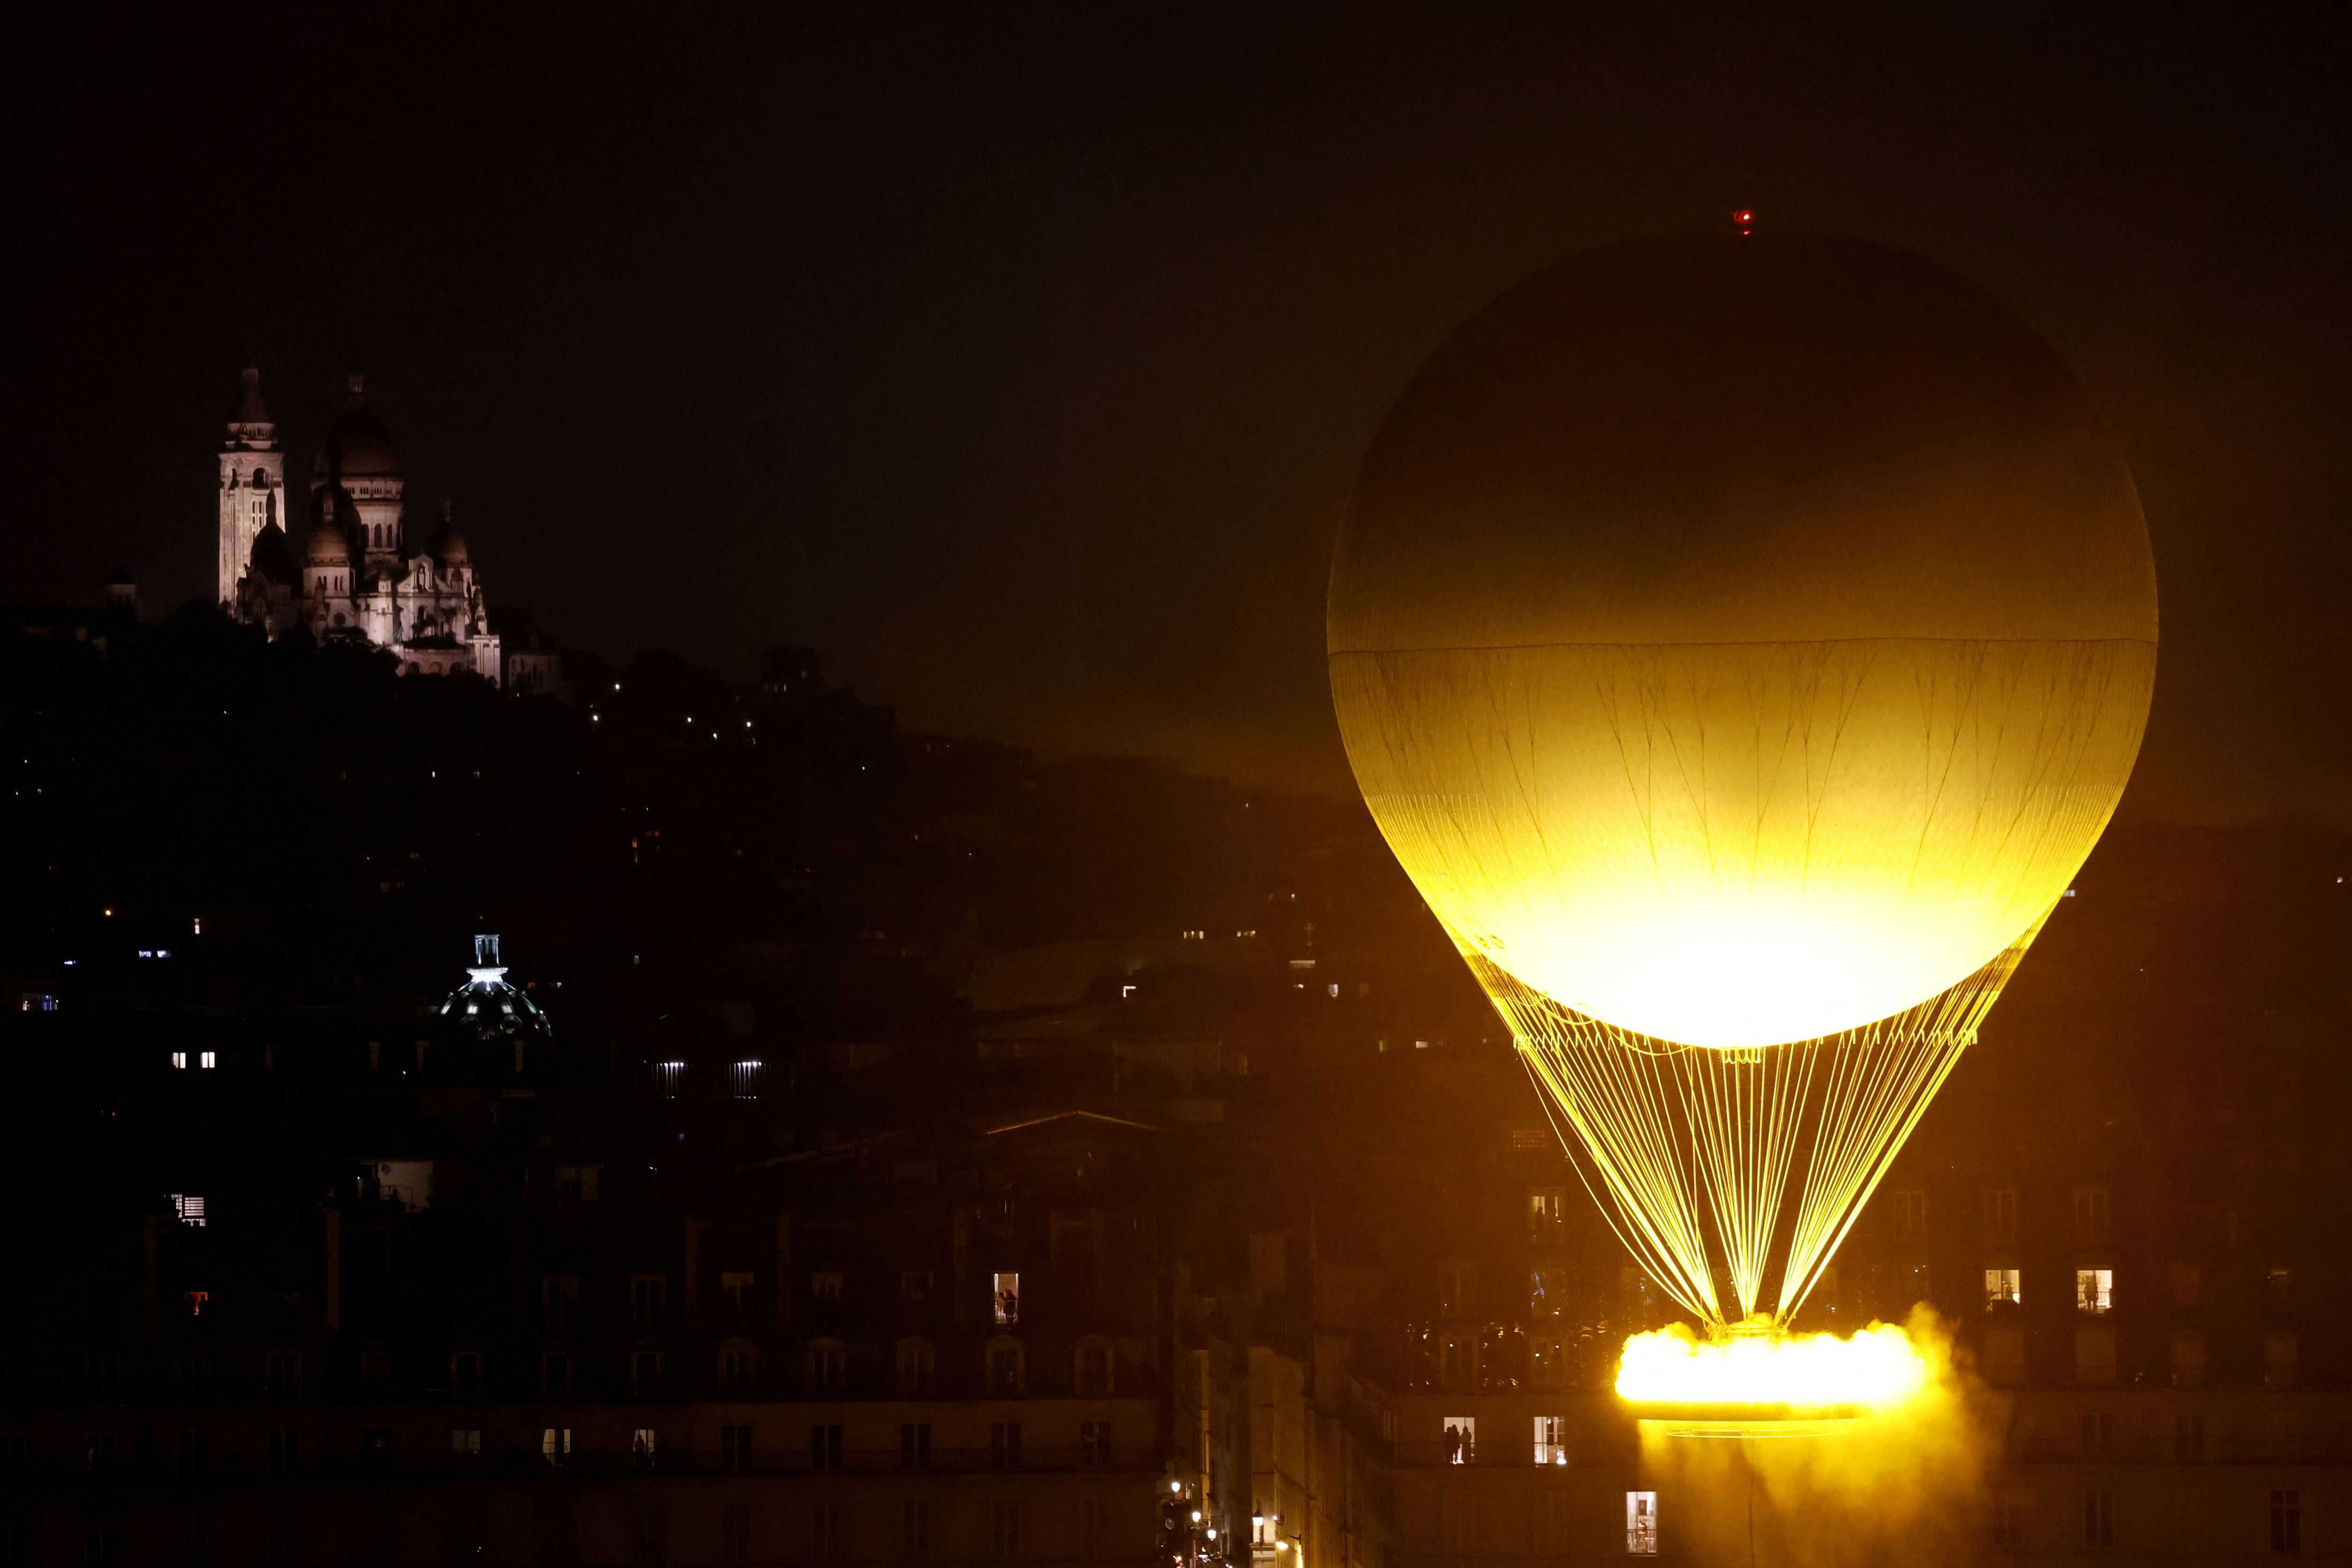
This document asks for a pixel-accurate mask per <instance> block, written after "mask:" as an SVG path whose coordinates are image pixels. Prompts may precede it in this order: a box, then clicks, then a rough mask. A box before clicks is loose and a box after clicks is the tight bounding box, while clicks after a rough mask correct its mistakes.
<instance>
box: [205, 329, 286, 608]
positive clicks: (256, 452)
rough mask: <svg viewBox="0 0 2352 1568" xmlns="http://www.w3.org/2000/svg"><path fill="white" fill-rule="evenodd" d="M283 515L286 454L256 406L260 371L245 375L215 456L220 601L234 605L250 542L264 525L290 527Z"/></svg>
mask: <svg viewBox="0 0 2352 1568" xmlns="http://www.w3.org/2000/svg"><path fill="white" fill-rule="evenodd" d="M292 521H293V520H292V519H290V518H289V517H288V516H287V515H286V454H285V453H283V452H281V451H279V450H278V426H275V425H273V424H271V423H270V422H269V410H268V408H266V407H264V406H263V405H262V402H261V373H260V372H259V371H257V370H255V369H252V368H250V367H248V368H247V371H246V373H245V400H244V402H243V403H242V404H240V405H238V407H237V411H236V418H235V419H234V420H232V421H230V423H229V427H228V439H227V440H226V441H225V442H223V443H222V445H221V454H220V573H219V578H220V602H221V603H222V604H223V605H234V604H235V603H236V586H237V584H238V582H239V581H240V580H241V579H243V577H244V576H245V569H246V563H247V562H248V561H249V560H251V559H252V556H253V542H254V540H255V538H256V537H257V536H258V535H259V533H260V532H261V531H262V529H263V528H265V527H266V526H268V524H270V523H273V522H274V523H276V524H277V525H278V527H279V528H288V527H290V526H291V525H292Z"/></svg>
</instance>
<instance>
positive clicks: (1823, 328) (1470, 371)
mask: <svg viewBox="0 0 2352 1568" xmlns="http://www.w3.org/2000/svg"><path fill="white" fill-rule="evenodd" d="M1328 629H1329V653H1330V674H1331V689H1332V696H1333V700H1334V702H1335V704H1336V705H1337V708H1338V711H1339V726H1340V731H1341V733H1342V735H1343V737H1344V738H1345V740H1346V743H1347V748H1348V755H1349V761H1350V763H1352V764H1353V766H1354V769H1355V773H1356V778H1357V781H1358V783H1359V784H1360V785H1361V786H1362V789H1363V792H1364V797H1365V800H1366V801H1367V803H1368V804H1369V805H1370V808H1371V811H1372V815H1373V816H1374V817H1375V818H1376V819H1377V821H1378V822H1379V824H1380V826H1381V831H1382V833H1384V834H1385V835H1386V836H1387V838H1388V842H1389V844H1390V846H1391V847H1392V848H1393V849H1394V850H1395V852H1396V855H1397V857H1398V858H1399V859H1400V860H1402V862H1403V865H1404V868H1405V869H1406V870H1407V872H1409V873H1410V874H1411V875H1412V879H1413V881H1414V883H1415V884H1416V885H1417V886H1418V887H1419V889H1420V890H1421V892H1422V894H1423V897H1424V898H1426V899H1427V900H1428V901H1429V904H1430V907H1431V909H1433V910H1434V911H1435V912H1436V914H1437V916H1438V918H1439V919H1440V920H1441V921H1444V925H1445V927H1446V929H1447V930H1448V931H1450V932H1451V933H1452V935H1453V937H1454V941H1455V942H1456V943H1457V945H1458V946H1459V947H1460V949H1461V951H1462V952H1463V954H1464V956H1465V958H1466V959H1467V960H1468V962H1469V963H1470V965H1471V967H1472V969H1473V970H1474V971H1475V973H1476V974H1477V977H1478V979H1479V981H1480V982H1481V984H1483V985H1484V986H1485V987H1486V991H1487V994H1489V995H1490V996H1491V997H1492V998H1493V999H1494V1001H1495V1003H1496V1006H1497V1007H1498V1008H1499V1009H1500V1011H1501V1012H1502V1014H1503V1016H1504V1017H1505V1018H1506V1019H1507V1021H1508V1023H1509V1024H1510V1026H1511V1028H1512V1030H1513V1033H1514V1035H1515V1036H1516V1037H1517V1042H1518V1047H1519V1049H1520V1051H1521V1053H1522V1054H1523V1057H1524V1058H1525V1059H1526V1061H1527V1063H1528V1067H1529V1068H1530V1070H1531V1072H1532V1073H1533V1075H1534V1077H1535V1078H1536V1079H1537V1080H1538V1083H1539V1084H1540V1085H1541V1087H1542V1089H1543V1091H1544V1093H1545V1095H1546V1096H1547V1098H1548V1100H1549V1101H1550V1103H1551V1105H1552V1106H1553V1107H1554V1108H1556V1110H1557V1112H1558V1114H1559V1119H1560V1120H1561V1121H1564V1122H1565V1123H1566V1125H1567V1128H1568V1129H1569V1130H1570V1131H1572V1132H1573V1134H1574V1140H1573V1146H1574V1147H1575V1148H1577V1149H1580V1151H1581V1152H1582V1154H1583V1155H1584V1157H1585V1164H1584V1165H1581V1166H1580V1169H1589V1172H1590V1175H1589V1178H1588V1179H1589V1180H1591V1181H1593V1182H1594V1184H1595V1196H1596V1197H1598V1198H1600V1199H1601V1203H1602V1206H1603V1208H1604V1209H1606V1210H1607V1211H1608V1212H1609V1214H1610V1216H1611V1218H1612V1222H1614V1223H1615V1225H1616V1226H1617V1227H1618V1230H1619V1233H1620V1235H1621V1236H1622V1237H1624V1239H1625V1241H1626V1243H1627V1245H1628V1246H1629V1247H1632V1249H1633V1251H1634V1253H1635V1254H1636V1255H1637V1256H1638V1257H1639V1258H1641V1260H1642V1261H1643V1264H1644V1265H1645V1266H1646V1267H1647V1268H1648V1269H1649V1270H1650V1271H1651V1273H1652V1274H1653V1275H1654V1276H1655V1278H1656V1279H1658V1280H1659V1282H1660V1283H1661V1285H1663V1286H1664V1289H1666V1290H1667V1291H1668V1292H1669V1293H1671V1294H1672V1295H1673V1296H1674V1297H1675V1299H1676V1300H1679V1301H1680V1302H1681V1303H1682V1304H1683V1305H1684V1306H1685V1307H1686V1308H1687V1309H1689V1310H1690V1311H1691V1312H1693V1313H1694V1314H1695V1315H1696V1316H1698V1317H1699V1318H1700V1319H1702V1320H1703V1321H1708V1322H1712V1323H1715V1324H1717V1325H1726V1324H1736V1323H1739V1322H1741V1321H1745V1320H1748V1319H1749V1318H1750V1316H1751V1314H1761V1315H1766V1316H1769V1317H1772V1318H1775V1319H1777V1320H1779V1321H1782V1322H1785V1321H1786V1320H1787V1318H1788V1315H1789V1314H1790V1313H1791V1312H1793V1311H1794V1310H1795V1309H1796V1308H1797V1306H1798V1305H1799V1304H1800V1303H1801V1301H1802V1300H1803V1298H1804V1296H1805V1294H1806V1292H1807V1291H1808V1290H1809V1289H1811V1286H1812V1284H1813V1282H1814V1281H1815V1280H1816V1279H1818V1278H1819V1276H1820V1272H1821V1270H1822V1267H1823V1266H1824V1265H1826V1263H1827V1262H1828V1260H1829V1258H1830V1257H1831V1256H1832V1253H1833V1252H1834V1250H1835V1248H1836V1246H1837V1243H1838V1242H1839V1240H1840V1239H1842V1237H1843V1235H1844V1232H1845V1230H1846V1228H1847V1227H1848V1226H1850V1225H1851V1224H1852V1223H1853V1216H1854V1215H1855V1214H1856V1213H1857V1212H1858V1211H1859V1209H1860V1207H1861V1205H1863V1203H1864V1201H1865V1200H1866V1199H1867V1198H1868V1196H1869V1194H1870V1193H1871V1191H1872V1189H1873V1188H1874V1186H1875V1185H1876V1184H1877V1182H1878V1181H1879V1179H1880V1178H1881V1176H1883V1175H1884V1173H1885V1170H1886V1167H1887V1164H1888V1163H1889V1162H1890V1161H1891V1160H1892V1159H1893V1158H1894V1155H1895V1152H1896V1150H1897V1149H1898V1148H1899V1147H1900V1146H1901V1143H1902V1141H1903V1139H1904V1138H1905V1137H1906V1136H1907V1135H1908V1133H1909V1131H1910V1130H1911V1128H1912V1127H1913V1126H1914V1125H1915V1124H1916V1121H1917V1120H1918V1118H1919V1116H1920V1115H1921V1113H1922V1112H1923V1111H1924V1110H1925V1109H1926V1106H1927V1102H1928V1100H1929V1099H1930V1098H1931V1097H1932V1096H1933V1095H1934V1093H1935V1091H1936V1089H1937V1086H1938V1085H1939V1084H1940V1083H1941V1082H1942V1081H1943V1079H1944V1077H1945V1076H1946V1074H1948V1072H1949V1071H1950V1070H1951V1068H1952V1066H1953V1064H1954V1063H1955V1062H1956V1061H1957V1060H1958V1056H1959V1054H1960V1052H1961V1051H1962V1050H1963V1049H1964V1048H1965V1047H1967V1045H1968V1044H1969V1042H1970V1041H1971V1040H1972V1039H1973V1038H1974V1037H1975V1035H1976V1029H1977V1026H1978V1024H1979V1020H1981V1019H1982V1018H1983V1016H1985V1013H1986V1010H1987V1009H1988V1008H1989V1007H1990V1005H1991V1004H1992V1001H1993V999H1994V997H1995V996H1996V995H1997V994H1999V992H2000V986H2001V984H2002V983H2003V981H2004V980H2005V979H2006V978H2007V976H2008V974H2009V973H2010V972H2011V969H2012V968H2013V966H2014V965H2015V963H2017V960H2018V958H2019V956H2020V955H2021V953H2022V952H2024V950H2025V948H2026V946H2027V944H2028V943H2030V942H2032V939H2033V936H2034V933H2035V932H2036V931H2037V930H2038V929H2039V927H2040V924H2041V921H2042V919H2043V917H2044V916H2045V915H2046V914H2047V913H2048V911H2049V910H2050V909H2051V908H2052V906H2053V903H2054V902H2055V900H2057V899H2058V898H2059V897H2060V895H2061V894H2062V893H2063V891H2064V890H2065V888H2066V886H2067V884H2068V882H2069V880H2070V879H2072V878H2073V876H2074V872H2075V870H2076V869H2077V868H2079V867H2080V866H2081V864H2082V862H2083V859H2084V856H2086V855H2087V854H2088V853H2089V852H2090V849H2091V847H2092V845H2093V844H2094V843H2095V841H2096V840H2097V838H2098V836H2099V834H2100V832H2101V830H2102V829H2103V828H2104V827H2105V825H2106V823H2107V820H2108V818H2109V816H2111V815H2112V814H2113V812H2114V810H2115V807H2116V801H2117V799H2118V797H2119V796H2120V795H2121V793H2122V790H2123V787H2124V782H2125V780H2126V776H2127V775H2128V774H2129V773H2130V771H2131V765H2132V762H2133V759H2134V757H2135V756H2136V755H2137V752H2138V750H2139V743H2140V735H2141V731H2142V729H2143V726H2144V725H2145V722H2146V720H2147V708H2148V699H2149V695H2150V692H2151V690H2152V688H2153V684H2154V679H2155V671H2156V640H2157V616H2156V581H2155V573H2154V568H2153V565H2152V563H2151V561H2150V558H2149V553H2148V543H2147V525H2146V523H2145V521H2143V519H2142V517H2141V515H2140V510H2139V504H2138V500H2137V495H2136V493H2135V491H2134V489H2133V486H2132V481H2131V476H2130V474H2129V473H2128V472H2127V471H2126V468H2125V466H2124V464H2123V462H2122V459H2121V458H2120V457H2119V456H2118V455H2117V453H2116V449H2115V447H2114V446H2113V444H2112V442H2111V441H2110V440H2109V438H2108V437H2107V436H2106V435H2105V433H2104V431H2103V430H2102V429H2101V428H2100V426H2099V424H2098V422H2097V421H2096V419H2095V417H2094V416H2093V415H2092V412H2091V409H2090V407H2089V405H2088V404H2087V402H2086V400H2085V399H2084V395H2083V394H2082V392H2081V390H2080V388H2079V387H2077V386H2076V384H2074V381H2073V380H2072V379H2071V378H2070V377H2069V376H2068V374H2066V372H2065V370H2064V368H2063V366H2062V365H2061V364H2060V363H2059V362H2058V359H2057V357H2056V356H2055V355H2054V354H2053V353H2052V351H2051V350H2050V348H2049V347H2048V346H2047V345H2046V344H2045V343H2043V342H2042V341H2041V340H2040V339H2039V338H2038V337H2036V336H2035V335H2034V334H2033V333H2032V331H2030V330H2028V329H2027V328H2026V327H2025V326H2024V325H2023V324H2022V323H2021V322H2020V321H2018V320H2017V319H2016V318H2015V317H2014V316H2013V315H2011V313H2010V312H2009V311H2008V310H2006V309H2005V308H2003V307H2002V306H2001V305H2000V303H1999V302H1998V301H1996V300H1993V299H1991V298H1990V296H1989V295H1987V294H1985V293H1983V292H1982V291H1980V290H1979V289H1976V288H1974V287H1972V286H1970V285H1969V284H1967V283H1965V282H1963V281H1961V280H1960V279H1957V278H1954V277H1952V276H1951V275H1950V274H1948V273H1947V272H1944V271H1942V270H1940V269H1939V268H1935V267H1933V266H1931V265H1929V264H1928V263H1927V262H1924V261H1922V260H1919V259H1918V258H1915V257H1911V256H1908V255H1905V254H1903V253H1900V252H1896V251H1893V250H1889V249H1885V248H1883V247H1877V246H1872V245H1866V244H1862V243H1859V242H1855V241H1850V240H1843V239H1834V238H1828V237H1808V236H1792V235H1756V236H1747V237H1735V236H1724V237H1719V238H1717V237H1677V238H1670V239H1661V240H1653V241H1644V242H1639V243H1634V244H1628V245H1621V246H1615V247H1608V248H1605V249H1601V250H1597V251H1593V252H1590V253H1587V254H1585V255H1582V256H1579V257H1576V258H1571V259H1570V260H1568V261H1566V262H1564V263H1562V264H1560V265H1559V266H1557V267H1555V268H1551V269H1550V270H1549V271H1547V272H1544V273H1542V274H1540V275H1539V276H1538V277H1537V278H1535V279H1532V280H1531V281H1529V282H1528V283H1527V284H1525V285H1523V286H1522V287H1520V288H1519V289H1516V290H1515V291H1513V292H1512V293H1510V294H1508V295H1507V296H1506V297H1505V298H1504V299H1503V300H1500V301H1499V302H1497V303H1496V305H1494V306H1493V307H1491V308H1490V309H1489V310H1486V312H1485V313H1484V314H1482V315H1480V316H1479V317H1477V318H1476V319H1475V320H1474V321H1471V322H1470V323H1469V325H1467V326H1466V327H1465V328H1463V329H1462V330H1461V331H1459V332H1458V333H1457V334H1456V335H1455V336H1454V339H1453V340H1452V341H1451V342H1448V343H1447V344H1446V345H1445V346H1444V348H1443V349H1441V350H1440V351H1439V353H1437V354H1436V356H1435V357H1434V358H1433V359H1432V360H1431V361H1430V363H1428V365H1427V366H1425V367H1424V368H1423V370H1422V372H1421V374H1419V376H1418V377H1417V378H1416V379H1415V380H1414V382H1413V383H1412V386H1411V387H1410V388H1409V389H1408V390H1407V391H1406V393H1405V394H1404V395H1403V397H1402V399H1401V400H1400V402H1399V403H1398V405H1397V406H1396V407H1395V409H1394V410H1393V411H1392V412H1391V414H1390V416H1389V417H1388V419H1387V421H1386V423H1385V424H1384V425H1383V426H1382V427H1381V431H1380V433H1379V435H1378V437H1376V439H1375V440H1374V442H1373V445H1372V447H1371V450H1370V454H1369V455H1368V456H1367V458H1366V459H1365V462H1364V467H1363V471H1362V475H1361V479H1360V484H1359V487H1358V490H1357V493H1356V497H1355V500H1354V503H1353V505H1352V507H1351V509H1350V511H1349V516H1348V520H1347V523H1346V526H1345V529H1344V531H1343V532H1342V534H1341V537H1340V541H1339V551H1338V554H1337V557H1336V559H1335V561H1334V564H1333V567H1332V574H1331V588H1330V605H1329V628H1328ZM1792 1194H1793V1196H1792Z"/></svg>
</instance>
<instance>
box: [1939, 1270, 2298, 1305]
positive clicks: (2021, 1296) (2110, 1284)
mask: <svg viewBox="0 0 2352 1568" xmlns="http://www.w3.org/2000/svg"><path fill="white" fill-rule="evenodd" d="M1911 1272H1912V1274H1913V1277H1914V1279H1915V1280H1916V1281H1917V1282H1919V1283H1921V1284H1922V1285H1924V1283H1925V1281H1926V1279H1927V1270H1926V1268H1924V1267H1923V1268H1916V1269H1914V1270H1912V1271H1911ZM2264 1286H2265V1289H2267V1290H2268V1292H2269V1294H2270V1298H2271V1300H2272V1302H2273V1305H2276V1306H2280V1307H2284V1306H2286V1305H2288V1304H2289V1302H2291V1301H2292V1300H2293V1299H2294V1269H2292V1268H2285V1267H2284V1266H2281V1267H2275V1268H2270V1269H2268V1270H2266V1271H2265V1273H2264ZM2115 1290H2116V1271H2115V1270H2114V1269H2112V1268H2077V1269H2075V1270H2074V1310H2076V1311H2078V1312H2084V1313H2088V1314H2090V1315H2092V1316H2094V1317H2097V1316H2103V1315H2104V1314H2105V1313H2106V1312H2108V1311H2109V1310H2112V1309H2113V1308H2114V1306H2115ZM2165 1293H2166V1295H2167V1297H2168V1299H2169V1300H2171V1302H2172V1304H2173V1305H2174V1306H2176V1307H2181V1308H2189V1307H2194V1306H2196V1305H2197V1304H2198V1303H2199V1302H2200V1301H2201V1300H2203V1299H2204V1294H2205V1271H2204V1269H2203V1268H2200V1266H2198V1265H2197V1264H2194V1263H2173V1264H2171V1265H2169V1266H2168V1268H2167V1269H2166V1270H2165ZM1923 1299H1924V1291H1923ZM2024 1300H2025V1271H2024V1270H2023V1269H2021V1268H1988V1269H1986V1270H1985V1271H1984V1303H1985V1306H1986V1307H1987V1308H1994V1307H2015V1306H2020V1305H2022V1304H2023V1302H2024Z"/></svg>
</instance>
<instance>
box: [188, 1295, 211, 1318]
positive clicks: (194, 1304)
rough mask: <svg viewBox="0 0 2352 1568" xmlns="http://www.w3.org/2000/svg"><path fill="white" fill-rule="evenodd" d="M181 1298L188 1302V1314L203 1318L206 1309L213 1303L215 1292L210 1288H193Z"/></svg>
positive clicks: (192, 1316)
mask: <svg viewBox="0 0 2352 1568" xmlns="http://www.w3.org/2000/svg"><path fill="white" fill-rule="evenodd" d="M180 1299H181V1300H184V1301H185V1302H186V1303H187V1304H188V1316H190V1317H191V1318H201V1317H203V1316H204V1315H205V1308H206V1307H207V1306H209V1305H211V1303H212V1299H213V1293H212V1292H211V1291H209V1290H191V1291H189V1292H188V1293H187V1294H186V1295H184V1296H183V1297H181V1298H180Z"/></svg>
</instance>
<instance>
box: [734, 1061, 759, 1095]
mask: <svg viewBox="0 0 2352 1568" xmlns="http://www.w3.org/2000/svg"><path fill="white" fill-rule="evenodd" d="M727 1092H728V1094H729V1095H730V1096H731V1097H733V1098H734V1099H737V1100H757V1099H759V1098H760V1064H759V1063H758V1062H755V1061H743V1062H736V1063H734V1064H733V1065H732V1066H730V1067H729V1068H728V1069H727Z"/></svg>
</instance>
